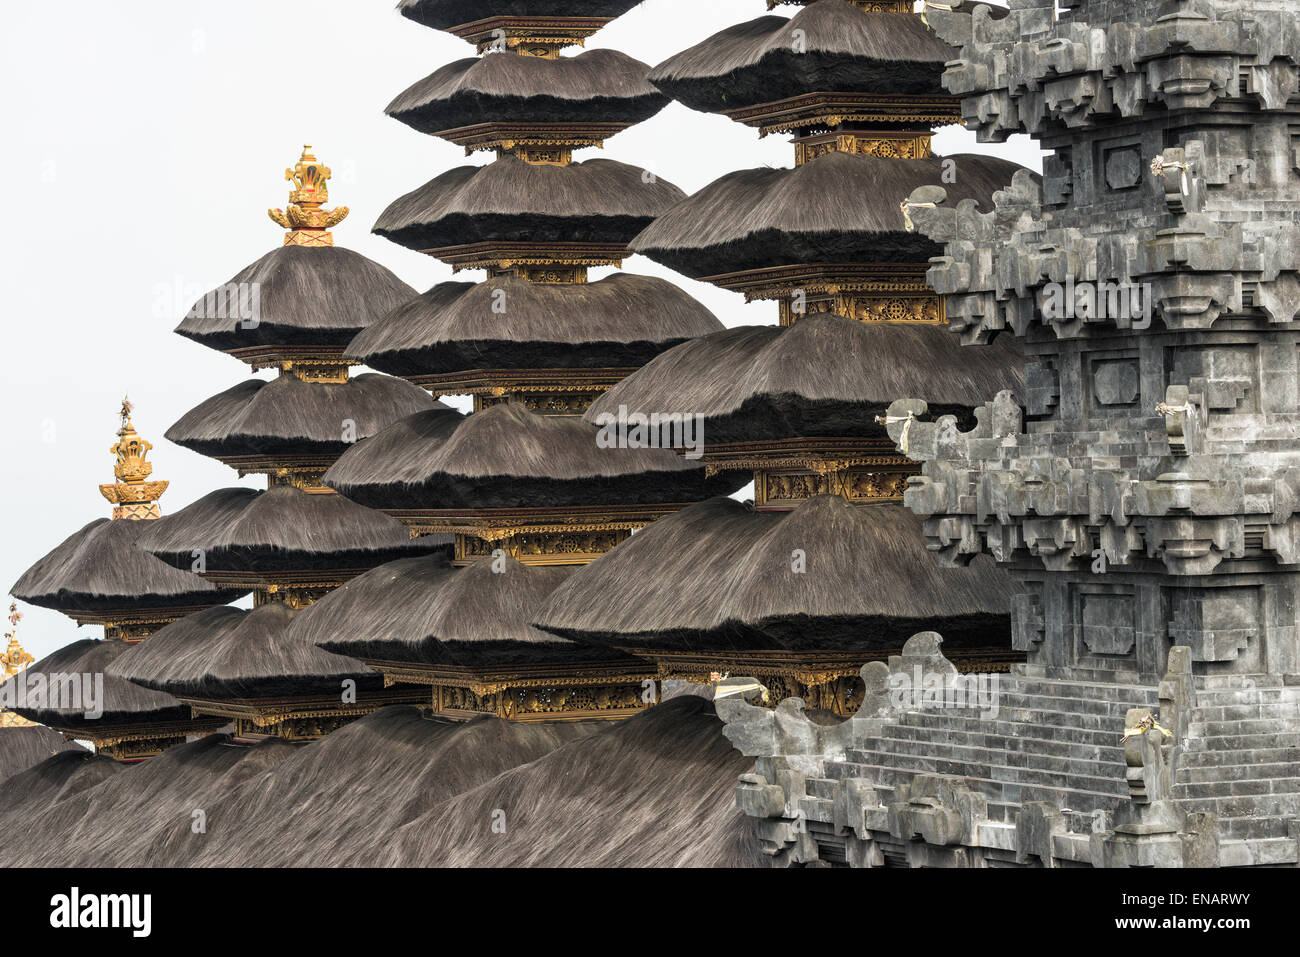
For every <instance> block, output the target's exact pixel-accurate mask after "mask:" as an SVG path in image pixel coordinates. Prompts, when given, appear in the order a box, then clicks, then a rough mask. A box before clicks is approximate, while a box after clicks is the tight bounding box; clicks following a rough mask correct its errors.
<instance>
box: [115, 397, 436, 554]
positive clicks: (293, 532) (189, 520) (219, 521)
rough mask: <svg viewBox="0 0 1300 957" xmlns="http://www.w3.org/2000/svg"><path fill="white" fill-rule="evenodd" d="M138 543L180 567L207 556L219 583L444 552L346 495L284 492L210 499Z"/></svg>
mask: <svg viewBox="0 0 1300 957" xmlns="http://www.w3.org/2000/svg"><path fill="white" fill-rule="evenodd" d="M422 414H425V413H422ZM442 414H444V415H445V414H448V413H445V412H444V413H442ZM139 544H140V547H141V548H145V549H148V550H149V551H151V552H153V553H154V554H155V555H157V556H158V557H159V558H161V559H163V560H164V561H166V562H168V563H169V564H172V565H175V566H177V567H179V568H189V567H191V565H192V564H193V562H194V556H195V553H196V552H199V553H202V555H203V559H204V563H205V565H206V568H207V574H208V575H214V573H216V574H215V576H214V577H220V574H219V573H221V572H239V573H257V572H275V571H286V572H294V571H302V570H312V571H322V570H328V569H338V570H356V569H366V568H373V567H374V566H376V565H381V564H383V563H384V562H388V561H393V560H394V559H397V558H405V557H407V556H410V555H420V554H425V553H427V552H430V551H433V550H435V549H438V548H442V547H444V544H445V540H439V539H429V538H425V539H419V540H416V541H412V540H411V538H410V533H409V532H408V531H407V529H406V527H405V526H403V525H402V524H401V523H399V522H397V521H395V520H394V519H391V518H389V517H388V516H387V515H384V514H383V513H381V512H376V511H373V510H371V509H368V508H365V507H363V506H361V505H358V504H356V503H355V502H351V501H349V500H348V499H346V498H344V497H343V496H341V495H333V494H314V493H308V492H306V491H303V490H302V489H299V488H295V487H293V486H289V485H280V486H276V487H274V488H270V489H267V490H266V491H257V490H256V489H251V488H225V489H218V490H217V491H215V492H210V493H208V494H207V495H205V496H203V498H201V499H199V500H198V501H196V502H194V503H193V504H191V505H189V506H187V507H186V508H183V509H181V510H180V511H179V512H176V513H174V514H172V515H168V516H164V517H163V518H160V519H156V520H154V522H153V523H152V524H151V526H150V528H149V529H148V530H147V532H146V533H145V534H144V535H142V536H141V538H140V540H139Z"/></svg>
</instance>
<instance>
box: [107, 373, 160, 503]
mask: <svg viewBox="0 0 1300 957" xmlns="http://www.w3.org/2000/svg"><path fill="white" fill-rule="evenodd" d="M133 408H134V406H133V405H132V404H131V400H130V399H125V398H124V399H123V400H122V409H121V413H120V414H121V417H122V418H121V425H120V427H119V428H118V430H117V443H116V444H115V445H113V446H112V447H111V448H110V449H109V451H110V452H112V453H113V454H114V455H115V456H116V457H117V461H116V462H115V464H114V465H113V475H114V477H115V478H116V479H117V481H116V482H114V483H113V484H111V485H101V486H100V487H99V492H100V494H101V495H103V496H104V498H106V499H108V500H109V501H110V502H112V503H113V505H114V506H115V507H114V509H113V518H115V519H117V518H129V519H142V518H158V517H159V516H160V515H162V510H161V509H160V508H159V507H158V499H159V498H161V497H162V494H163V492H165V491H167V484H168V483H167V482H150V481H148V478H149V476H150V475H151V474H152V473H153V465H151V464H150V463H149V462H147V461H146V459H147V458H148V457H149V452H150V450H152V449H153V443H152V442H146V441H145V440H144V439H142V438H141V437H140V434H139V433H138V432H136V430H135V426H134V425H132V424H131V410H132V409H133Z"/></svg>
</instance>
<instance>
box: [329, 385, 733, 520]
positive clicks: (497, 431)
mask: <svg viewBox="0 0 1300 957" xmlns="http://www.w3.org/2000/svg"><path fill="white" fill-rule="evenodd" d="M596 438H597V430H596V429H595V428H593V427H592V426H590V425H587V424H586V423H585V422H583V421H582V420H581V419H580V418H578V417H577V416H561V415H539V414H536V413H533V412H530V411H528V410H527V409H526V408H524V407H523V406H522V405H519V404H516V403H509V402H506V403H502V404H500V405H494V406H491V407H490V408H487V409H484V410H483V411H482V412H475V413H474V414H473V415H470V416H467V417H465V418H464V419H462V420H461V421H460V422H459V423H453V422H447V421H443V422H434V421H432V420H430V419H429V418H428V416H427V413H419V414H417V415H415V416H412V417H410V418H409V419H403V420H402V421H401V422H397V423H395V424H394V425H391V426H389V427H388V428H387V429H385V430H384V431H383V432H380V433H379V434H378V435H377V436H375V437H374V438H370V439H366V440H365V441H363V442H358V443H357V444H356V445H355V446H354V447H353V448H351V449H349V450H348V451H347V452H345V453H344V454H343V455H342V456H341V457H340V458H339V460H338V461H337V462H335V463H334V465H333V466H331V468H330V469H329V471H328V472H326V473H325V476H324V478H323V479H322V481H323V482H324V483H325V484H326V485H328V486H330V487H331V488H334V489H337V490H338V491H340V492H342V493H343V494H344V495H346V496H348V497H349V498H351V499H355V500H356V501H358V502H361V503H362V504H365V505H369V506H370V507H371V508H390V509H408V508H409V509H418V508H439V509H451V508H522V507H553V506H571V505H648V504H657V503H669V502H693V501H698V500H699V499H701V498H706V497H708V496H710V495H717V494H726V493H728V492H734V491H735V490H736V489H737V488H739V487H740V485H742V484H743V478H741V477H738V476H736V475H734V474H724V475H719V476H714V477H711V478H705V476H704V467H703V465H702V464H701V463H699V462H692V461H688V460H685V459H684V458H683V457H682V456H680V455H678V454H677V453H676V452H675V451H673V450H671V449H618V448H606V449H602V448H600V447H598V446H597V444H596Z"/></svg>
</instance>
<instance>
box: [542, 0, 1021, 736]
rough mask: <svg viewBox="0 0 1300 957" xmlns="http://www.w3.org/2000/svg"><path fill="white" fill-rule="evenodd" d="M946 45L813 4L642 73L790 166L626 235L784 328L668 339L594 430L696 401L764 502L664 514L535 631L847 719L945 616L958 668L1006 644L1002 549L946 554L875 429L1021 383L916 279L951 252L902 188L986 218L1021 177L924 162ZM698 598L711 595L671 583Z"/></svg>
mask: <svg viewBox="0 0 1300 957" xmlns="http://www.w3.org/2000/svg"><path fill="white" fill-rule="evenodd" d="M792 38H794V39H793V40H792ZM792 43H794V44H796V45H797V46H798V47H799V48H798V49H792ZM952 55H953V50H952V48H950V47H948V46H947V45H946V44H944V43H943V42H942V41H940V40H939V39H938V38H937V37H935V36H934V34H933V33H932V32H931V31H930V30H929V28H928V27H927V25H926V24H925V23H924V22H923V20H922V19H921V17H919V16H917V15H914V14H913V13H912V12H911V4H910V3H907V4H881V3H877V2H870V3H867V2H860V3H850V2H847V0H817V2H814V3H810V4H807V5H806V6H805V7H804V8H803V9H802V10H800V11H799V12H798V13H797V14H795V16H793V17H791V18H786V17H781V16H775V15H771V16H765V17H760V18H759V19H757V20H753V21H750V22H748V23H743V24H740V25H738V26H735V27H731V28H728V29H726V30H723V31H722V32H720V33H718V34H716V35H715V36H713V37H710V38H709V39H707V40H705V41H703V42H702V43H700V44H698V45H697V46H694V47H692V48H690V49H688V50H686V51H684V52H682V53H680V54H677V55H676V56H674V57H671V58H670V59H668V60H667V61H665V62H664V63H662V64H660V65H659V66H657V67H655V68H654V70H652V71H651V72H650V74H649V78H650V81H651V82H652V83H653V84H654V85H656V86H657V87H659V88H660V89H661V90H663V91H664V92H665V93H667V94H669V95H671V96H672V97H673V98H675V99H677V100H678V101H680V102H682V103H684V104H685V105H686V106H689V107H691V108H693V109H697V110H701V111H704V112H712V113H721V114H723V115H725V116H726V117H728V118H729V119H732V120H734V121H737V122H741V123H744V124H746V125H748V126H751V127H753V128H755V129H756V130H758V133H759V135H760V136H767V135H770V134H782V133H783V134H789V135H791V137H792V142H793V145H794V154H795V155H794V165H793V166H792V167H790V168H777V169H773V168H768V167H764V168H759V169H750V170H741V171H738V172H735V173H730V174H728V175H726V176H723V177H722V178H721V179H718V180H716V181H715V182H713V183H711V184H710V185H708V186H706V187H704V188H703V189H702V190H700V191H699V192H698V193H696V194H695V195H693V196H691V197H690V198H689V199H687V200H685V201H684V202H681V203H679V204H677V205H676V206H674V207H673V208H672V209H671V210H669V211H668V212H667V213H665V214H664V215H662V216H660V217H659V218H657V219H656V220H655V222H654V223H653V224H651V225H650V226H649V227H647V228H646V229H645V230H644V231H643V232H642V233H641V234H640V235H638V236H637V237H636V238H635V239H634V240H633V241H632V243H631V244H630V246H629V248H630V249H632V250H633V251H635V252H639V253H642V254H644V255H646V256H649V257H650V258H651V259H654V260H656V261H657V262H660V263H662V264H664V265H667V266H670V267H672V268H673V269H676V270H677V271H679V272H682V273H684V274H686V275H687V276H690V277H691V278H694V279H700V280H703V281H705V282H709V283H712V284H714V285H717V286H719V287H721V288H724V289H729V290H733V291H736V292H740V293H743V294H744V295H745V298H746V300H747V301H769V302H774V303H776V304H777V309H778V314H779V324H776V325H770V326H742V327H738V328H733V329H727V330H725V331H723V332H718V333H714V334H712V335H708V336H704V337H702V338H700V339H696V340H694V341H692V342H689V343H685V344H683V345H680V346H677V347H676V348H673V349H671V350H669V351H667V352H665V353H664V354H662V355H661V356H659V357H658V358H656V359H655V360H653V361H652V362H650V363H649V364H647V365H646V366H645V367H644V368H643V369H641V370H639V371H638V372H636V373H635V374H633V375H631V376H629V377H628V378H627V379H625V380H624V381H622V382H621V383H619V384H618V385H617V386H615V387H614V388H613V389H611V390H610V391H609V392H607V393H606V394H605V395H604V396H602V397H601V398H600V399H598V400H597V401H596V402H595V403H593V405H592V406H591V407H590V409H589V410H588V411H587V414H586V415H587V420H588V421H589V422H592V423H595V422H596V421H598V420H599V419H600V417H601V416H609V415H615V414H617V413H618V412H619V410H620V409H622V410H626V414H635V413H642V414H648V413H651V412H667V413H677V412H680V413H697V414H699V415H701V416H703V434H704V437H705V448H704V461H705V463H706V464H707V466H708V468H709V471H710V472H711V473H712V472H721V471H725V470H734V469H744V470H749V471H750V472H751V473H752V475H753V478H754V504H753V507H752V508H745V507H743V506H740V505H738V504H736V503H731V502H725V503H724V502H714V503H706V504H702V505H699V506H696V507H695V508H693V509H688V510H686V511H684V512H682V513H680V514H678V515H675V516H673V517H672V519H670V520H665V521H663V522H660V523H657V524H656V525H655V526H653V527H651V528H649V529H647V530H646V531H645V532H644V533H643V534H642V535H640V536H638V537H637V539H636V540H634V541H632V542H629V543H628V544H627V545H626V546H625V547H623V548H620V549H619V550H617V551H616V552H614V553H612V554H610V555H608V556H606V557H605V558H603V559H602V560H601V561H599V562H596V563H594V564H593V565H592V566H590V567H589V568H587V569H584V570H583V571H582V572H580V573H579V574H577V575H575V576H573V578H571V579H570V580H569V581H568V582H567V583H566V584H565V586H563V587H562V588H561V589H560V590H559V591H558V592H557V593H556V594H555V595H554V596H553V598H552V600H551V601H550V602H549V603H548V606H547V608H546V609H545V612H544V614H543V616H542V617H541V618H540V619H539V620H538V622H537V623H538V624H540V625H541V626H542V627H545V628H548V629H550V630H553V631H557V632H558V633H560V634H564V635H567V636H570V637H574V638H577V639H580V640H583V641H591V642H598V643H600V644H601V645H602V646H606V647H616V648H620V649H623V650H626V651H629V652H635V653H637V654H640V655H645V656H647V657H649V658H652V659H653V660H654V661H656V662H657V663H658V665H659V668H660V671H661V673H662V674H663V675H664V676H668V677H682V678H689V679H692V680H696V681H700V680H705V681H707V680H708V679H709V678H710V677H711V676H714V677H716V675H717V674H718V673H724V674H725V673H735V674H743V675H752V676H756V677H757V678H758V679H759V680H761V681H763V682H764V683H765V684H767V686H768V689H769V691H770V692H771V696H770V697H771V700H772V701H773V702H776V701H780V700H782V699H783V698H785V697H787V696H798V697H801V698H803V699H804V700H805V701H808V702H809V703H810V704H812V705H815V706H818V707H822V708H825V709H829V710H832V711H835V712H837V713H846V712H851V711H852V710H853V709H854V707H856V701H857V699H856V697H855V695H856V694H858V693H859V692H860V690H861V683H860V682H859V681H858V680H857V674H858V670H859V669H860V668H861V666H862V664H863V662H864V661H865V660H870V659H873V658H887V657H888V656H890V655H891V654H896V653H897V652H898V650H899V649H900V648H901V647H902V645H903V642H904V641H905V640H906V639H907V637H908V636H910V635H911V634H913V633H914V632H916V631H918V630H926V629H930V628H938V627H939V623H940V622H944V623H945V625H944V628H943V630H944V635H945V638H946V640H947V642H948V644H947V645H946V646H945V650H946V651H948V652H949V654H950V656H951V658H952V660H953V661H954V662H956V663H958V665H959V667H962V668H965V669H967V670H979V671H987V670H1005V669H1006V668H1007V667H1009V666H1010V664H1011V663H1012V661H1013V660H1016V659H1015V656H1014V654H1013V653H1011V652H1009V651H1008V646H1009V610H1010V601H1011V589H1010V583H1009V581H1008V580H1007V578H1006V576H1005V574H1004V573H1003V572H1001V571H999V570H998V569H996V568H995V567H993V564H992V563H981V564H977V565H974V566H972V567H971V568H969V569H963V570H961V572H960V574H951V573H950V572H951V570H938V569H935V567H934V564H935V563H934V561H933V560H932V558H931V557H930V556H929V555H927V554H926V550H925V546H924V543H923V542H921V541H920V539H919V538H918V537H917V535H918V532H919V524H918V521H917V520H916V519H915V518H914V517H913V516H912V515H911V514H910V513H909V512H908V511H907V510H906V509H904V508H903V504H902V497H903V491H904V488H905V487H906V485H907V481H908V478H909V477H910V476H912V475H915V474H917V467H916V466H915V465H914V464H913V463H912V462H911V461H910V460H909V459H908V458H907V457H906V456H905V455H900V454H899V452H898V450H897V449H896V448H895V445H894V443H893V442H892V441H890V439H889V436H888V434H887V433H886V430H885V424H884V414H885V411H886V408H887V407H888V405H889V404H890V402H891V401H892V397H897V396H898V395H924V396H926V397H927V398H928V400H929V403H930V409H931V410H932V411H933V410H940V409H941V410H942V412H940V413H939V414H948V415H953V416H955V417H956V420H957V421H959V422H964V423H967V424H973V423H974V418H973V414H972V413H973V409H974V407H975V406H977V405H978V404H979V402H980V396H982V395H985V394H986V392H987V390H988V389H989V388H990V387H992V386H993V384H994V383H996V384H997V385H996V388H998V389H1012V390H1014V389H1018V388H1020V386H1021V382H1022V378H1021V372H1020V364H1021V360H1020V357H1019V356H1018V354H1017V353H1016V352H1015V351H1014V350H1013V349H1010V348H1006V347H1004V346H1001V345H995V346H993V347H991V348H990V349H988V350H986V351H984V352H983V354H979V355H972V354H969V353H967V352H965V351H963V350H962V349H961V348H960V342H959V341H958V339H957V338H956V337H955V336H953V335H952V334H951V333H950V332H949V331H948V329H947V327H946V325H945V324H944V322H943V319H944V309H943V301H942V299H941V298H940V297H939V296H938V295H936V294H935V292H934V291H933V290H931V289H930V288H929V287H928V286H927V285H926V282H925V271H926V268H927V261H928V259H929V257H930V256H933V255H937V254H938V252H939V248H938V246H937V245H936V244H934V243H933V242H931V241H930V240H928V239H926V238H924V237H922V236H919V235H918V234H916V233H915V232H912V231H911V230H910V229H909V222H910V219H909V215H908V210H907V209H906V208H903V209H900V207H899V201H898V199H897V198H896V197H897V196H899V195H903V196H908V195H911V194H913V193H914V192H916V191H917V190H922V191H924V189H925V188H927V187H937V186H938V185H939V184H940V183H948V184H949V185H947V187H946V188H947V189H948V191H949V196H953V195H960V197H961V199H963V200H967V199H969V200H972V201H974V202H975V203H977V204H978V205H979V208H981V209H987V208H991V197H992V195H993V194H994V192H995V191H996V190H998V189H1000V188H1002V187H1004V186H1006V185H1007V184H1009V183H1010V181H1011V178H1012V175H1013V174H1014V173H1015V171H1016V170H1017V169H1019V167H1018V166H1016V165H1015V164H1012V163H1008V162H1006V161H1004V160H1000V159H996V158H992V157H987V156H976V155H957V156H952V157H939V156H935V155H933V152H932V149H931V131H932V128H933V127H934V126H936V125H941V124H949V123H955V122H958V121H960V119H961V113H960V109H959V103H958V100H957V98H956V97H952V96H949V95H947V94H945V93H943V91H942V87H941V86H940V83H939V75H940V73H941V72H942V69H943V64H944V62H945V61H947V60H949V59H951V57H952ZM900 190H901V191H902V192H901V193H900V192H899V191H900ZM900 390H901V392H900ZM684 552H690V553H693V554H698V555H699V556H701V561H704V560H706V559H705V556H708V555H710V554H725V555H727V556H729V558H728V561H727V562H726V563H725V564H726V566H727V567H726V568H725V569H717V570H714V571H708V570H706V571H704V572H703V573H701V572H700V571H699V564H698V563H695V562H689V561H680V560H679V556H680V555H681V554H683V553H684ZM742 556H743V557H742ZM855 582H857V583H859V584H855ZM651 583H653V584H652V586H651ZM652 592H653V593H652ZM686 594H689V595H695V596H697V597H696V598H695V599H679V598H678V597H676V596H682V595H686ZM660 595H662V596H674V597H673V598H672V599H665V598H661V597H659V596H660ZM927 622H929V624H927Z"/></svg>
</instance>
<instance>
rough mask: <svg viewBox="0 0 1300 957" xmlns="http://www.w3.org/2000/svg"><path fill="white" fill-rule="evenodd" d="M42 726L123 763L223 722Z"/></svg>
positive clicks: (196, 720) (205, 732)
mask: <svg viewBox="0 0 1300 957" xmlns="http://www.w3.org/2000/svg"><path fill="white" fill-rule="evenodd" d="M45 724H46V726H47V727H49V728H52V729H54V730H55V731H58V732H59V733H60V734H62V735H63V736H64V737H65V738H67V739H68V740H70V741H89V742H90V743H91V744H92V745H94V747H95V752H96V753H97V754H106V755H108V756H109V757H111V758H114V759H115V760H118V761H121V762H122V763H124V764H133V763H135V762H137V761H143V760H145V759H146V758H152V757H154V756H156V755H159V754H162V752H164V751H166V750H167V749H168V748H170V747H174V746H176V745H178V744H184V743H185V742H186V740H187V739H188V738H191V737H202V736H204V735H208V734H213V733H214V732H216V731H219V730H220V729H221V728H222V727H223V726H224V725H225V724H226V722H225V721H224V720H221V719H218V718H200V717H197V716H196V717H195V718H194V719H192V720H190V721H157V722H141V723H132V722H123V723H121V724H115V723H114V724H100V725H97V726H95V727H85V726H81V727H70V726H66V725H61V724H60V723H59V722H58V721H57V719H55V720H47V721H46V722H45Z"/></svg>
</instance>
